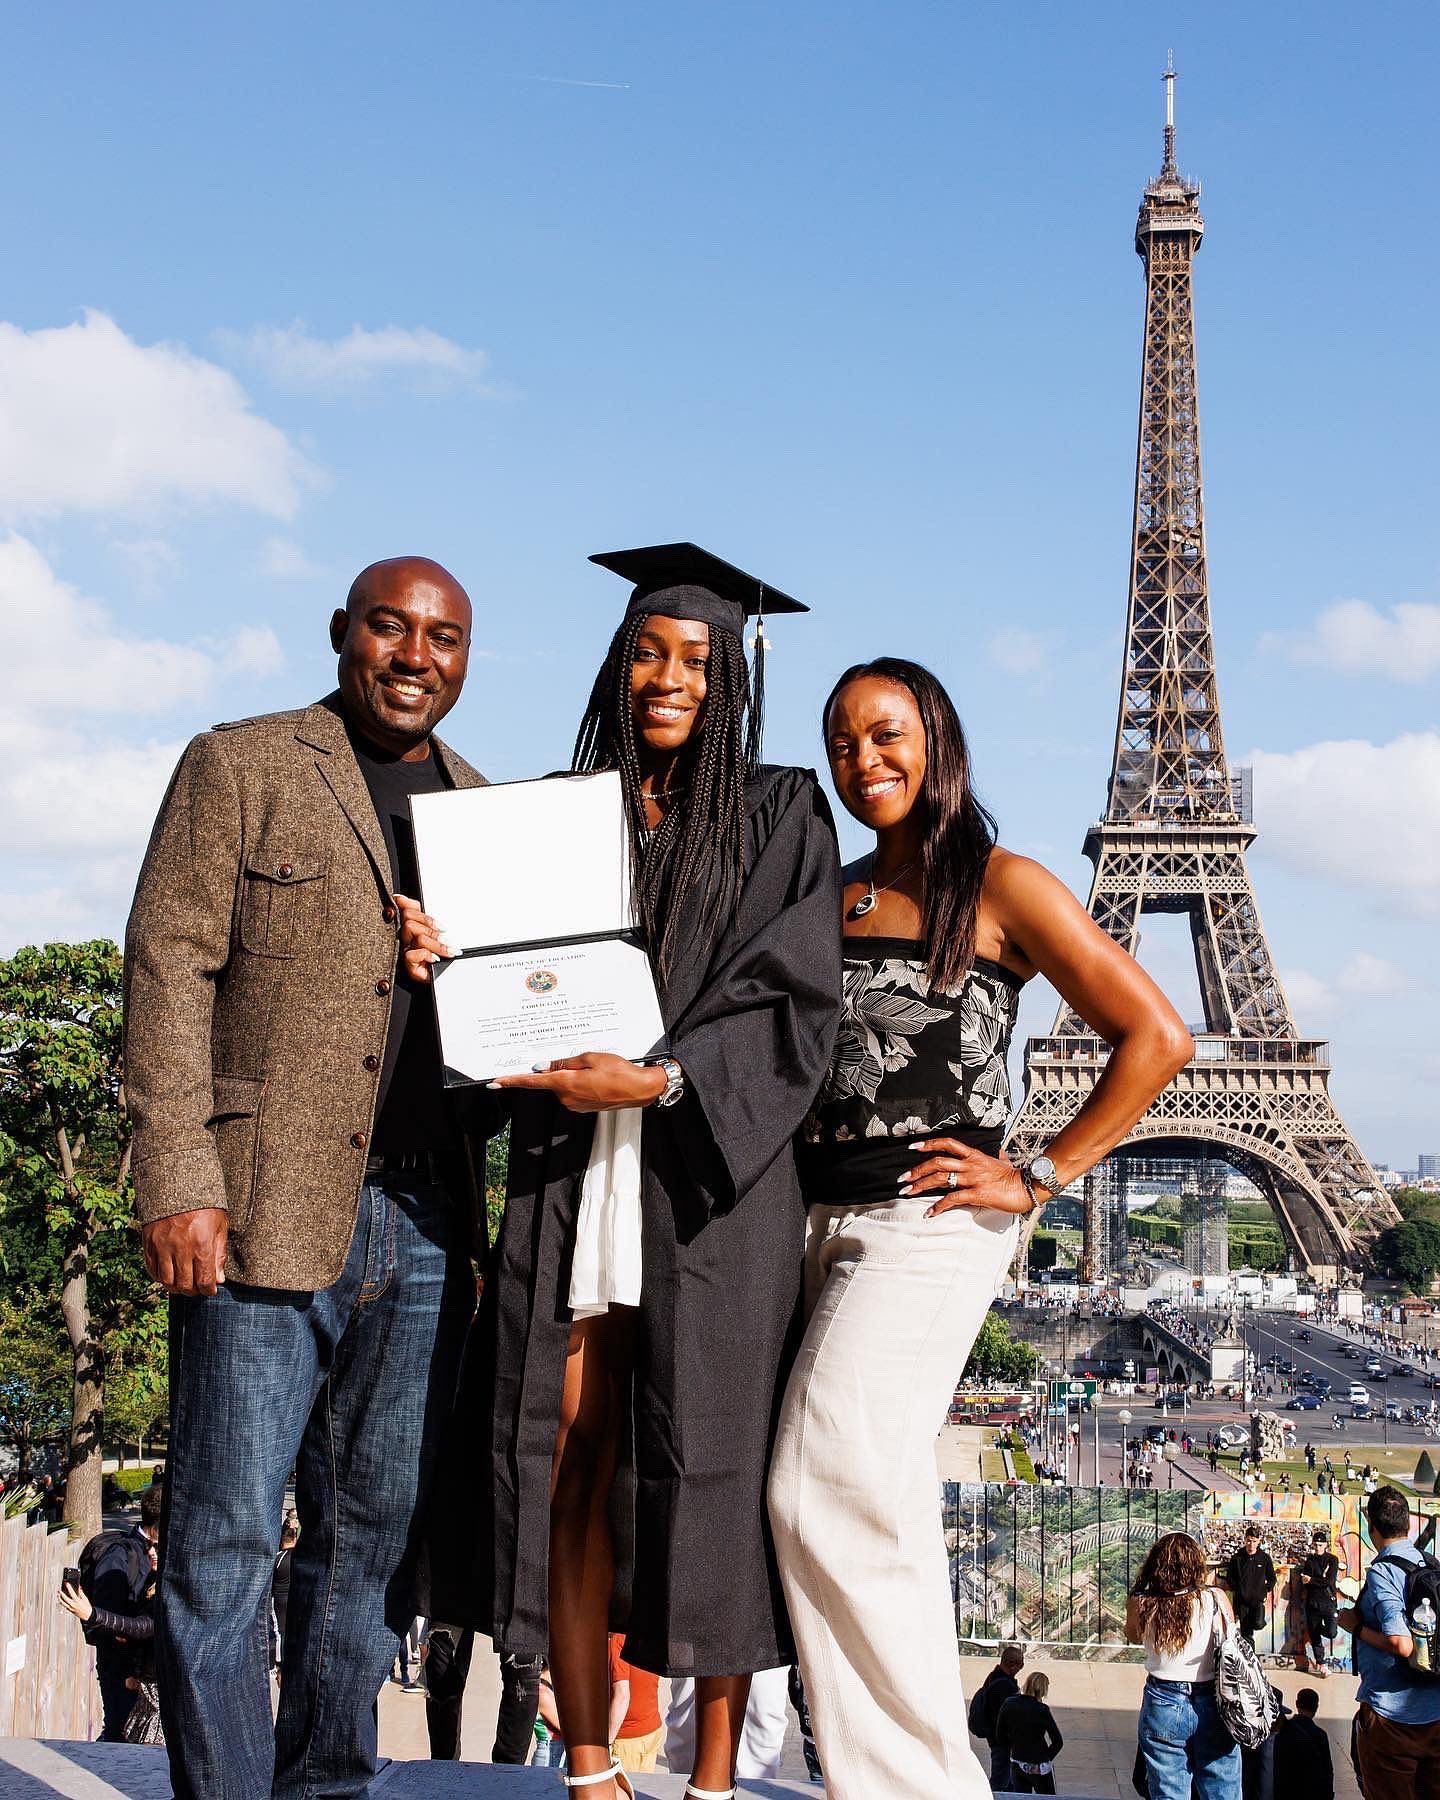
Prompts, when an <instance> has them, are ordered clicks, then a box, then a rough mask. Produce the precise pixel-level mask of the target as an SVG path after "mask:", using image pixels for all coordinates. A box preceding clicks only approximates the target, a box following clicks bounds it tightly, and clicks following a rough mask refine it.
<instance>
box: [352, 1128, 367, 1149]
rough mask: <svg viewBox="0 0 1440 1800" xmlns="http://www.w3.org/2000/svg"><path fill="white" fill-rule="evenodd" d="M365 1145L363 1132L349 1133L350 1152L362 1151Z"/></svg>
mask: <svg viewBox="0 0 1440 1800" xmlns="http://www.w3.org/2000/svg"><path fill="white" fill-rule="evenodd" d="M365 1144H366V1137H365V1133H364V1132H363V1131H352V1132H351V1133H350V1148H351V1149H352V1150H363V1149H364V1148H365Z"/></svg>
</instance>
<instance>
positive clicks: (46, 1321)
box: [0, 1300, 74, 1481]
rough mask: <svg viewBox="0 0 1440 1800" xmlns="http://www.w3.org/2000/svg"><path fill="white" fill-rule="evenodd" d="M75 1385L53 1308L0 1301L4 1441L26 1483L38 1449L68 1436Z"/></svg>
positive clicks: (0, 1431) (0, 1409) (0, 1423)
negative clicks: (32, 1458)
mask: <svg viewBox="0 0 1440 1800" xmlns="http://www.w3.org/2000/svg"><path fill="white" fill-rule="evenodd" d="M73 1380H74V1367H73V1363H72V1360H71V1356H70V1347H69V1345H68V1343H67V1342H66V1339H65V1333H64V1332H63V1331H62V1330H61V1329H60V1326H59V1323H58V1321H57V1320H56V1318H55V1313H54V1308H53V1306H49V1307H47V1306H44V1305H42V1304H40V1303H39V1302H38V1301H35V1300H30V1301H17V1300H0V1441H3V1442H5V1443H7V1444H10V1445H13V1446H14V1450H15V1454H16V1456H17V1458H18V1459H19V1470H18V1473H19V1476H20V1479H21V1480H22V1481H23V1480H24V1479H25V1477H26V1476H27V1475H28V1474H29V1473H30V1458H31V1455H32V1454H33V1452H34V1449H35V1447H36V1445H37V1444H43V1443H47V1442H50V1441H51V1440H53V1439H55V1438H57V1437H59V1436H60V1435H61V1434H62V1433H63V1432H64V1430H65V1427H66V1425H67V1423H68V1422H69V1418H70V1401H71V1388H72V1384H73Z"/></svg>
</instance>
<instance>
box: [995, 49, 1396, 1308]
mask: <svg viewBox="0 0 1440 1800" xmlns="http://www.w3.org/2000/svg"><path fill="white" fill-rule="evenodd" d="M1165 81H1166V89H1165V93H1166V103H1165V110H1166V121H1165V151H1164V161H1163V164H1162V167H1161V170H1160V174H1159V176H1158V177H1157V179H1156V180H1154V181H1152V182H1151V183H1150V184H1149V186H1148V187H1147V188H1146V189H1145V193H1144V197H1143V199H1142V201H1141V204H1140V214H1139V218H1138V220H1137V223H1136V227H1135V248H1136V251H1137V253H1138V254H1139V256H1140V257H1141V259H1142V261H1143V263H1144V265H1145V339H1144V353H1143V361H1142V373H1141V386H1140V428H1139V444H1138V449H1137V454H1136V472H1135V510H1134V521H1133V528H1132V532H1131V554H1130V600H1129V615H1128V620H1127V628H1126V639H1125V663H1124V672H1123V676H1122V681H1121V691H1120V712H1119V720H1118V723H1117V726H1116V733H1115V754H1114V761H1113V764H1112V768H1111V775H1110V787H1109V794H1108V797H1107V802H1106V808H1105V814H1104V817H1103V818H1101V819H1100V820H1099V821H1097V823H1095V824H1094V825H1092V826H1091V827H1090V830H1089V831H1088V832H1087V834H1086V837H1085V854H1086V856H1087V857H1088V858H1089V859H1090V861H1091V862H1092V863H1093V864H1094V869H1095V875H1094V880H1093V882H1092V885H1091V889H1090V914H1091V917H1092V918H1094V919H1095V921H1096V922H1097V923H1098V924H1099V925H1100V926H1101V928H1102V929H1103V930H1105V931H1107V932H1108V933H1109V934H1110V936H1111V937H1113V938H1114V939H1115V941H1116V942H1117V943H1119V944H1122V945H1123V946H1124V947H1125V949H1126V950H1128V951H1129V952H1130V953H1131V954H1132V955H1134V954H1135V953H1136V950H1137V948H1138V946H1139V942H1140V921H1141V917H1142V915H1143V914H1145V913H1147V912H1148V913H1157V912H1159V913H1181V914H1184V915H1185V917H1186V918H1187V919H1188V921H1189V925H1190V935H1191V940H1192V942H1193V944H1194V949H1195V963H1196V972H1197V975H1198V978H1199V986H1200V995H1201V1002H1202V1005H1203V1008H1204V1013H1205V1023H1204V1029H1203V1030H1202V1031H1200V1032H1198V1033H1197V1035H1196V1043H1195V1055H1194V1056H1193V1058H1192V1059H1191V1061H1190V1063H1189V1064H1188V1065H1187V1066H1186V1067H1185V1068H1184V1069H1182V1070H1181V1072H1180V1074H1179V1075H1178V1076H1177V1077H1176V1078H1175V1080H1174V1081H1172V1082H1171V1083H1170V1085H1169V1086H1168V1087H1167V1088H1166V1089H1165V1091H1164V1092H1163V1093H1162V1094H1161V1095H1160V1096H1159V1098H1158V1099H1157V1100H1156V1101H1155V1103H1154V1105H1153V1106H1152V1107H1151V1108H1150V1110H1149V1111H1148V1112H1147V1113H1146V1115H1145V1117H1144V1118H1143V1119H1142V1120H1141V1121H1140V1123H1139V1124H1138V1125H1137V1126H1136V1127H1135V1129H1134V1130H1133V1131H1132V1132H1131V1133H1130V1134H1129V1136H1128V1137H1127V1138H1126V1139H1125V1140H1124V1142H1123V1143H1122V1144H1121V1145H1120V1146H1119V1147H1118V1149H1117V1150H1116V1151H1115V1152H1114V1157H1115V1159H1117V1160H1118V1162H1119V1164H1120V1171H1119V1173H1118V1179H1111V1180H1110V1181H1108V1182H1107V1183H1106V1186H1107V1188H1108V1190H1109V1202H1108V1204H1109V1205H1110V1206H1111V1207H1112V1208H1113V1207H1114V1206H1116V1205H1117V1204H1118V1206H1119V1207H1120V1208H1122V1209H1123V1206H1124V1187H1125V1182H1124V1175H1123V1167H1124V1163H1125V1162H1126V1161H1127V1160H1129V1159H1153V1158H1156V1157H1166V1158H1184V1159H1187V1160H1196V1161H1201V1160H1205V1159H1213V1158H1219V1159H1221V1160H1223V1161H1225V1162H1227V1163H1228V1164H1230V1166H1231V1167H1233V1168H1235V1169H1236V1170H1238V1171H1239V1172H1240V1173H1241V1174H1244V1175H1246V1176H1248V1177H1249V1179H1250V1180H1251V1181H1253V1182H1254V1183H1255V1185H1256V1186H1257V1187H1258V1188H1259V1189H1260V1191H1261V1192H1262V1193H1263V1194H1264V1195H1265V1196H1266V1197H1267V1198H1268V1199H1269V1201H1270V1203H1271V1206H1272V1207H1273V1209H1274V1211H1275V1213H1276V1215H1277V1217H1278V1219H1279V1221H1280V1224H1281V1227H1282V1230H1283V1231H1284V1234H1285V1237H1286V1240H1287V1242H1288V1244H1289V1247H1290V1249H1291V1251H1292V1253H1293V1255H1294V1256H1295V1258H1296V1260H1297V1261H1298V1262H1299V1263H1300V1264H1302V1265H1303V1266H1304V1267H1305V1268H1307V1269H1308V1270H1310V1271H1311V1272H1312V1273H1313V1274H1314V1275H1315V1276H1316V1277H1317V1278H1318V1279H1321V1280H1329V1281H1333V1280H1335V1279H1337V1278H1338V1275H1339V1273H1340V1271H1341V1270H1344V1269H1347V1268H1353V1267H1354V1265H1355V1264H1356V1263H1357V1261H1358V1259H1359V1257H1360V1255H1361V1254H1362V1252H1363V1250H1364V1248H1365V1246H1366V1245H1367V1244H1368V1243H1369V1242H1370V1240H1371V1239H1372V1238H1373V1237H1374V1236H1375V1235H1376V1234H1377V1233H1378V1232H1379V1231H1381V1230H1383V1229H1384V1228H1385V1227H1386V1226H1388V1225H1393V1224H1397V1223H1398V1222H1399V1214H1398V1212H1397V1211H1396V1209H1395V1207H1394V1204H1393V1203H1392V1202H1391V1200H1390V1199H1389V1197H1388V1196H1387V1195H1386V1194H1385V1192H1384V1190H1383V1188H1382V1187H1381V1185H1380V1183H1379V1181H1378V1180H1377V1178H1376V1175H1375V1172H1374V1170H1373V1169H1372V1168H1371V1167H1370V1165H1369V1163H1368V1162H1367V1161H1366V1159H1365V1157H1364V1156H1363V1155H1362V1153H1361V1151H1360V1149H1359V1147H1358V1146H1357V1145H1356V1143H1355V1141H1354V1139H1353V1138H1352V1137H1351V1135H1350V1132H1349V1129H1348V1128H1347V1126H1346V1124H1345V1122H1344V1120H1343V1119H1342V1118H1341V1116H1340V1113H1339V1111H1338V1110H1337V1108H1336V1106H1335V1103H1334V1101H1333V1100H1332V1099H1331V1098H1330V1093H1329V1079H1330V1055H1329V1046H1328V1044H1326V1043H1324V1042H1323V1041H1322V1040H1320V1039H1318V1038H1305V1037H1301V1036H1300V1034H1299V1032H1298V1030H1297V1028H1296V1025H1295V1022H1294V1019H1293V1018H1292V1016H1291V1012H1290V1005H1289V1002H1288V1000H1287V999H1286V997H1285V991H1284V988H1283V987H1282V985H1281V982H1280V977H1279V975H1278V973H1277V972H1276V969H1275V963H1274V959H1273V957H1272V956H1271V954H1270V946H1269V942H1268V940H1267V938H1266V935H1265V929H1264V926H1263V925H1262V923H1261V919H1260V909H1259V907H1258V905H1257V904H1256V900H1255V893H1254V889H1253V887H1252V886H1251V882H1250V872H1249V867H1248V864H1247V861H1246V855H1247V852H1248V851H1249V848H1250V845H1251V844H1252V843H1253V842H1254V839H1255V835H1256V832H1255V826H1254V824H1253V822H1252V818H1251V804H1250V779H1249V775H1250V772H1249V770H1248V769H1240V770H1234V771H1232V770H1231V768H1230V766H1229V764H1228V762H1227V760H1226V756H1225V747H1224V740H1223V735H1222V732H1221V725H1220V698H1219V687H1218V682H1217V678H1216V666H1215V650H1214V644H1213V640H1212V636H1211V628H1210V589H1209V579H1208V575H1207V572H1206V559H1205V512H1204V498H1203V488H1202V483H1201V465H1200V410H1199V391H1198V384H1197V380H1196V367H1195V322H1194V309H1193V304H1192V288H1191V275H1192V268H1193V264H1194V259H1195V252H1196V251H1197V249H1198V248H1199V245H1200V239H1201V236H1202V234H1203V232H1204V229H1205V226H1204V221H1203V220H1202V218H1201V216H1200V212H1199V207H1198V202H1199V198H1200V188H1199V185H1198V183H1195V182H1191V181H1189V180H1187V179H1186V178H1185V177H1184V176H1182V175H1181V174H1180V172H1179V170H1178V168H1177V167H1176V163H1175V115H1174V95H1175V88H1174V82H1175V76H1174V72H1173V70H1167V72H1166V76H1165ZM1108 1054H1109V1046H1108V1045H1107V1044H1106V1043H1105V1042H1104V1040H1103V1039H1102V1038H1100V1037H1098V1036H1097V1035H1096V1034H1095V1033H1094V1032H1093V1031H1092V1030H1091V1029H1090V1027H1089V1026H1088V1025H1086V1024H1085V1022H1084V1021H1083V1020H1082V1019H1080V1018H1079V1017H1077V1015H1076V1014H1075V1013H1074V1012H1073V1011H1071V1010H1070V1009H1069V1008H1068V1007H1066V1006H1064V1005H1062V1006H1061V1008H1060V1010H1059V1012H1058V1014H1057V1015H1056V1018H1055V1023H1054V1025H1053V1027H1052V1028H1051V1031H1050V1034H1049V1036H1048V1037H1037V1038H1031V1039H1030V1041H1029V1043H1028V1045H1027V1047H1026V1053H1025V1099H1024V1102H1023V1104H1022V1105H1021V1107H1020V1110H1019V1112H1018V1113H1017V1114H1016V1117H1015V1122H1014V1125H1013V1126H1012V1128H1011V1133H1010V1138H1009V1142H1008V1146H1007V1147H1008V1150H1009V1153H1010V1155H1011V1156H1012V1158H1014V1159H1015V1160H1017V1161H1018V1160H1020V1159H1021V1158H1023V1157H1029V1156H1033V1155H1036V1154H1037V1153H1038V1152H1040V1151H1041V1150H1043V1149H1044V1148H1045V1146H1046V1145H1047V1144H1048V1143H1049V1142H1050V1141H1051V1139H1052V1138H1054V1137H1055V1136H1056V1135H1057V1133H1058V1132H1059V1131H1060V1130H1061V1129H1062V1128H1063V1127H1064V1126H1065V1125H1067V1124H1068V1123H1069V1122H1070V1120H1071V1119H1073V1118H1074V1116H1075V1114H1076V1113H1077V1112H1078V1111H1079V1109H1080V1107H1081V1106H1082V1105H1083V1103H1084V1101H1085V1100H1086V1098H1087V1097H1088V1096H1089V1094H1090V1092H1091V1091H1092V1089H1093V1088H1094V1086H1095V1083H1096V1081H1097V1080H1098V1079H1099V1077H1100V1074H1101V1071H1102V1070H1103V1069H1104V1066H1105V1060H1106V1057H1107V1056H1108ZM1097 1194H1098V1187H1097V1186H1096V1184H1094V1183H1087V1193H1086V1206H1085V1216H1086V1221H1087V1229H1086V1262H1087V1264H1088V1268H1087V1271H1086V1272H1087V1273H1088V1275H1089V1276H1090V1278H1091V1279H1098V1278H1099V1277H1100V1276H1102V1275H1103V1274H1104V1273H1105V1272H1106V1270H1105V1266H1104V1265H1105V1264H1106V1263H1107V1262H1108V1261H1111V1260H1112V1259H1113V1256H1114V1250H1115V1246H1116V1240H1117V1237H1118V1236H1119V1235H1120V1234H1121V1233H1123V1217H1122V1218H1120V1219H1112V1220H1111V1221H1110V1229H1109V1231H1108V1232H1107V1231H1105V1230H1104V1229H1102V1227H1101V1222H1100V1219H1099V1212H1100V1202H1099V1200H1098V1199H1097V1198H1096V1195H1097Z"/></svg>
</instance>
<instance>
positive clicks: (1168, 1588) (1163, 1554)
mask: <svg viewBox="0 0 1440 1800" xmlns="http://www.w3.org/2000/svg"><path fill="white" fill-rule="evenodd" d="M1204 1586H1205V1552H1204V1551H1203V1550H1202V1549H1201V1548H1200V1546H1199V1544H1197V1543H1196V1542H1195V1540H1194V1538H1192V1537H1191V1536H1190V1535H1189V1534H1188V1533H1187V1532H1184V1531H1167V1532H1166V1534H1165V1535H1164V1537H1162V1538H1158V1539H1157V1540H1156V1541H1155V1542H1154V1543H1153V1544H1152V1545H1151V1546H1150V1550H1149V1553H1148V1555H1147V1556H1146V1558H1145V1560H1144V1562H1143V1563H1141V1565H1140V1573H1139V1574H1138V1575H1137V1576H1136V1577H1135V1585H1134V1587H1133V1588H1131V1590H1130V1592H1131V1593H1132V1594H1134V1595H1135V1596H1136V1597H1137V1598H1138V1600H1139V1601H1140V1616H1141V1619H1142V1620H1143V1621H1144V1623H1145V1625H1146V1627H1151V1626H1153V1630H1152V1631H1151V1636H1152V1638H1153V1640H1154V1644H1155V1648H1156V1649H1157V1650H1159V1651H1162V1652H1165V1653H1167V1654H1169V1655H1171V1656H1176V1655H1178V1654H1179V1653H1180V1651H1181V1650H1183V1649H1184V1648H1185V1645H1186V1642H1187V1641H1188V1639H1189V1637H1190V1628H1191V1626H1192V1625H1193V1623H1194V1621H1195V1608H1196V1606H1197V1605H1198V1603H1199V1596H1200V1590H1201V1589H1202V1588H1203V1587H1204Z"/></svg>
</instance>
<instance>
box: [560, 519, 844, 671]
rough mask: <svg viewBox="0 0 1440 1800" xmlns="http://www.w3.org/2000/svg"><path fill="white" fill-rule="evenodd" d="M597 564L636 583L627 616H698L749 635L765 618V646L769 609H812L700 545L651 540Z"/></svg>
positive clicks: (759, 635)
mask: <svg viewBox="0 0 1440 1800" xmlns="http://www.w3.org/2000/svg"><path fill="white" fill-rule="evenodd" d="M590 560H591V562H593V563H599V565H600V567H601V568H602V569H609V570H610V571H611V572H612V573H613V574H616V575H619V576H622V577H623V578H624V579H625V580H626V581H630V582H633V583H634V584H635V590H634V592H633V593H632V594H631V596H630V602H629V604H628V606H627V607H626V608H625V616H626V617H627V618H628V617H629V616H630V615H631V614H632V613H637V612H643V613H648V614H654V613H658V614H659V615H660V617H661V618H665V619H695V620H698V621H699V622H700V623H701V624H702V625H709V626H712V627H716V628H718V629H719V630H721V631H729V632H732V633H733V634H734V635H735V636H736V637H737V638H743V636H744V631H745V621H746V619H750V618H758V619H759V620H760V621H761V624H760V628H759V630H758V631H757V633H756V637H757V640H758V641H757V648H761V649H763V648H764V642H765V634H764V616H765V614H766V613H803V612H809V610H810V608H809V607H808V606H805V605H803V604H802V603H801V602H800V601H799V600H795V599H792V598H791V596H790V595H789V594H782V593H781V592H780V590H779V588H772V587H769V586H767V585H766V583H765V582H763V581H757V580H756V578H755V577H754V576H753V575H747V574H746V573H745V571H744V570H743V569H737V568H736V567H735V565H734V563H728V562H726V561H725V560H724V558H723V557H719V556H712V555H711V553H710V551H708V550H702V549H701V548H700V546H699V545H698V544H646V545H644V546H642V547H641V548H640V549H637V550H607V551H604V552H602V553H601V554H600V555H598V556H592V557H591V558H590Z"/></svg>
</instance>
